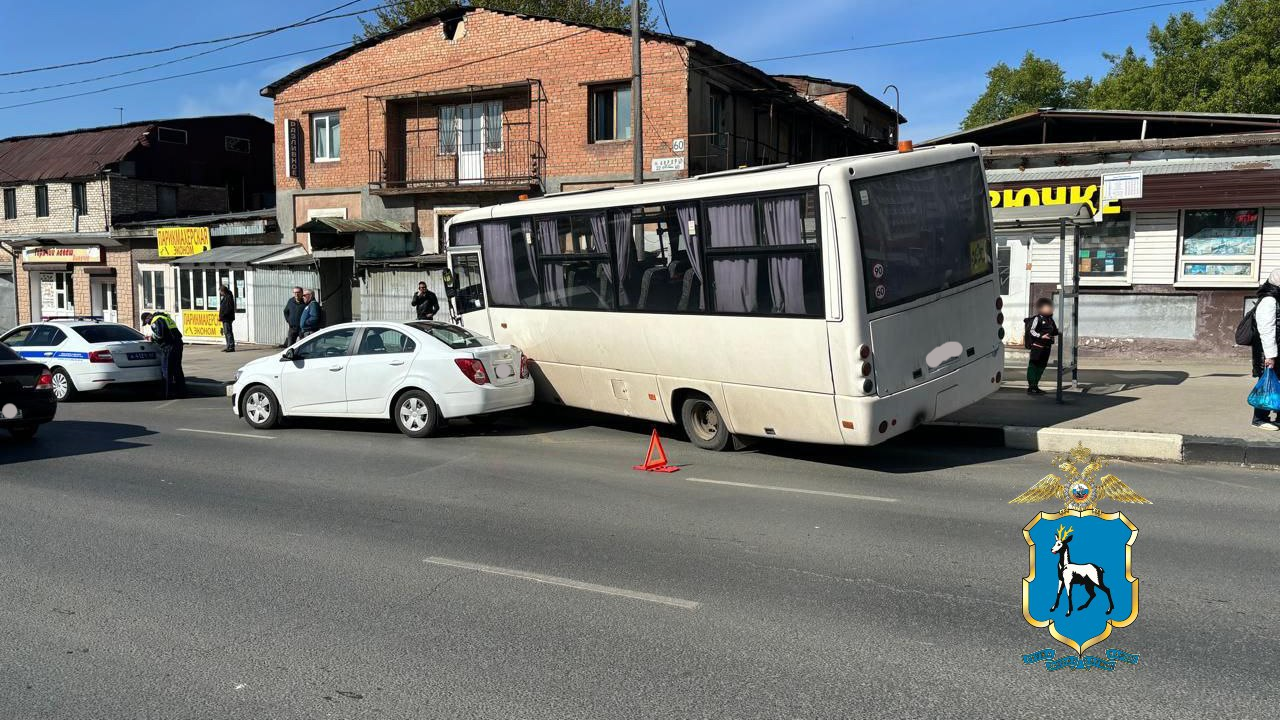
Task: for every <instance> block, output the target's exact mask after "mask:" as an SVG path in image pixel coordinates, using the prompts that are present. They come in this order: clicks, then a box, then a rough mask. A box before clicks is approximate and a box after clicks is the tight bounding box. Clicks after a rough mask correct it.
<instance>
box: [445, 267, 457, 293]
mask: <svg viewBox="0 0 1280 720" xmlns="http://www.w3.org/2000/svg"><path fill="white" fill-rule="evenodd" d="M441 279H443V280H444V294H445V296H446V297H453V296H455V295H457V294H458V279H457V278H456V277H454V275H453V271H452V270H450V269H449V268H445V269H444V272H443V273H441Z"/></svg>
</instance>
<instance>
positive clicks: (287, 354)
mask: <svg viewBox="0 0 1280 720" xmlns="http://www.w3.org/2000/svg"><path fill="white" fill-rule="evenodd" d="M293 357H294V355H293V348H289V349H288V350H285V351H284V352H282V353H280V361H281V362H284V361H286V360H292V359H293Z"/></svg>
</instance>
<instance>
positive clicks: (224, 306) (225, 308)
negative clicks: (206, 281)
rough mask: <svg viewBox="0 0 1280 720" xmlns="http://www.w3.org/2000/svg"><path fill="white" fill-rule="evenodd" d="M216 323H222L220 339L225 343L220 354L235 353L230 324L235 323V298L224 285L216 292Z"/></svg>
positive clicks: (233, 336) (233, 335)
mask: <svg viewBox="0 0 1280 720" xmlns="http://www.w3.org/2000/svg"><path fill="white" fill-rule="evenodd" d="M218 321H219V322H221V323H222V339H223V340H225V341H226V343H227V346H226V347H224V348H223V349H222V352H235V351H236V333H235V330H233V329H232V327H231V324H232V323H234V322H235V321H236V296H235V294H234V293H232V292H231V288H229V287H227V286H226V285H223V286H222V289H220V290H219V291H218Z"/></svg>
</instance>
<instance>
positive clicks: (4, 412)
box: [0, 403, 22, 420]
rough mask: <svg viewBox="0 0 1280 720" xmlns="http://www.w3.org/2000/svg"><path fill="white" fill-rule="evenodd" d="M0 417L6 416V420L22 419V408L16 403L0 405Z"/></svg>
mask: <svg viewBox="0 0 1280 720" xmlns="http://www.w3.org/2000/svg"><path fill="white" fill-rule="evenodd" d="M0 418H4V419H5V420H21V419H22V408H20V407H18V406H17V405H14V404H13V403H9V404H7V405H5V406H3V407H0Z"/></svg>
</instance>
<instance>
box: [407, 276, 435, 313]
mask: <svg viewBox="0 0 1280 720" xmlns="http://www.w3.org/2000/svg"><path fill="white" fill-rule="evenodd" d="M410 304H411V305H413V308H414V310H415V311H416V312H417V315H418V319H419V320H432V319H434V318H435V316H436V313H438V312H440V299H439V298H437V297H436V294H435V293H433V292H431V291H430V290H428V289H427V284H426V283H425V282H420V283H418V292H416V293H414V294H413V300H411V301H410Z"/></svg>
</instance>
